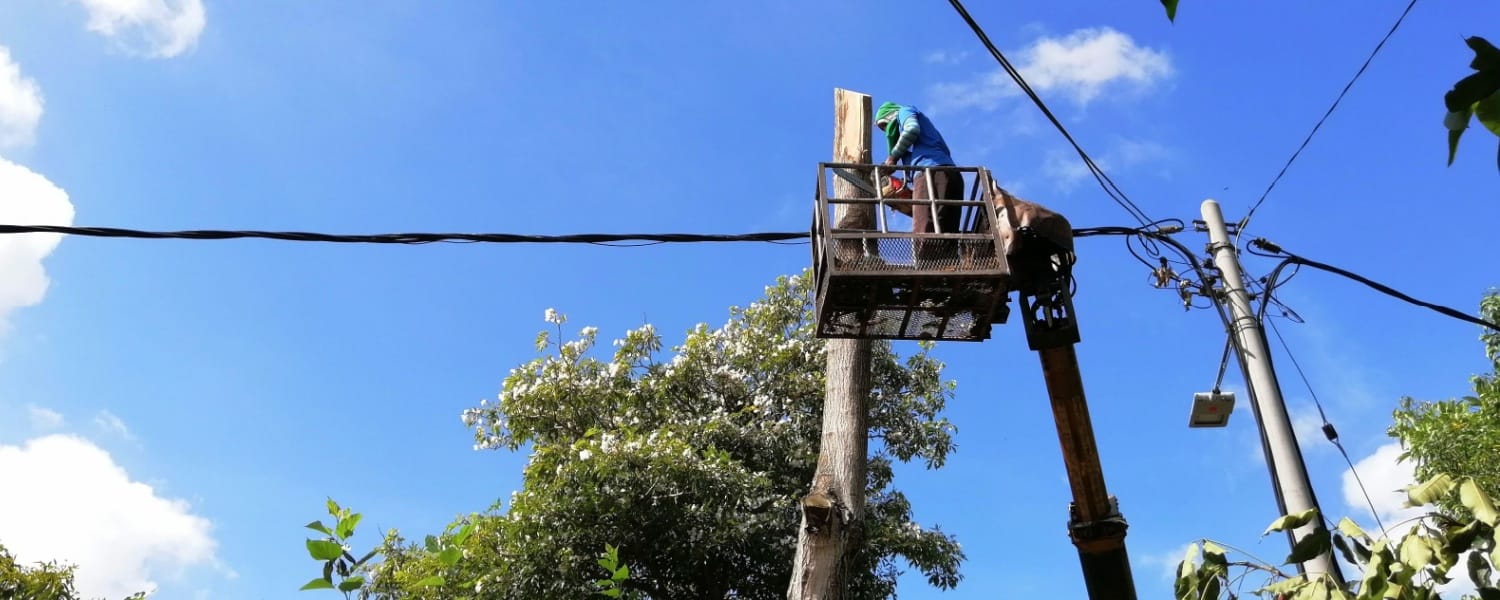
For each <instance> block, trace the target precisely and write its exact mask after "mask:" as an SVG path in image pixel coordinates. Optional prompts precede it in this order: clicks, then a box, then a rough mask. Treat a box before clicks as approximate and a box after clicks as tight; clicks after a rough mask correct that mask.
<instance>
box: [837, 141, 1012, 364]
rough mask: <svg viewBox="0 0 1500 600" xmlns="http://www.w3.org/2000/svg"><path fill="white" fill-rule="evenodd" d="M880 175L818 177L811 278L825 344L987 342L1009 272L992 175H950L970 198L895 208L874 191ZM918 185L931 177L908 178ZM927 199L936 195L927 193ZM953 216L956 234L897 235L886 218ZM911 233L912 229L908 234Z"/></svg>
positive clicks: (848, 169) (922, 172)
mask: <svg viewBox="0 0 1500 600" xmlns="http://www.w3.org/2000/svg"><path fill="white" fill-rule="evenodd" d="M876 168H877V167H875V166H874V165H851V164H838V163H823V164H820V165H819V167H818V188H817V211H816V213H815V215H814V220H813V270H814V273H815V275H816V277H817V280H818V290H817V303H818V315H819V317H818V335H819V336H820V337H828V338H862V339H910V340H921V339H933V340H955V341H978V340H983V339H988V338H989V335H990V326H991V324H992V323H994V322H1002V323H1003V322H1004V318H1005V315H1006V314H1008V311H1007V310H1006V308H1007V307H1006V306H1005V302H1006V295H1007V294H1008V292H1009V289H1008V287H1007V285H1008V282H1009V274H1010V270H1009V265H1008V264H1007V262H1006V259H1005V255H1004V254H1003V253H1002V252H1001V248H1002V247H1003V246H1002V245H1001V240H1000V236H999V233H998V230H997V228H996V227H995V226H994V219H992V218H990V216H992V215H995V214H996V212H995V208H996V204H995V202H996V200H995V198H994V196H993V194H992V190H993V189H994V186H993V185H992V184H991V183H990V179H989V173H988V172H987V171H985V170H983V169H981V168H978V167H946V168H944V169H945V170H947V171H948V173H949V176H950V177H951V176H955V175H957V176H960V177H965V178H966V179H970V180H971V181H972V186H971V187H970V191H969V192H968V194H966V197H964V198H935V197H933V196H934V195H935V194H931V193H929V194H928V196H927V197H925V198H923V197H917V198H912V199H892V198H884V197H882V196H881V192H882V190H881V189H880V187H879V186H877V185H875V183H874V182H875V178H874V176H873V173H874V172H875V169H876ZM911 170H912V171H913V172H914V173H913V174H914V175H915V176H916V177H927V176H930V175H931V171H930V170H926V169H911ZM926 187H927V189H928V190H931V189H932V186H930V185H929V186H926ZM898 205H904V206H909V207H910V209H909V210H911V211H929V213H928V214H932V215H933V216H934V217H936V216H937V213H938V211H953V212H956V213H957V218H955V219H953V220H951V221H949V222H948V224H949V225H950V227H951V226H952V225H953V223H955V222H956V223H957V227H955V228H952V230H944V229H943V223H942V222H941V221H940V220H938V219H935V218H934V219H933V220H932V222H933V223H934V225H933V227H932V228H931V229H932V230H931V231H915V232H914V231H910V230H908V231H894V229H895V228H894V227H891V225H890V223H889V220H890V215H888V214H887V209H891V208H894V207H895V206H898ZM908 229H909V228H908Z"/></svg>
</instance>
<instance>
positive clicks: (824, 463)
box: [787, 90, 875, 600]
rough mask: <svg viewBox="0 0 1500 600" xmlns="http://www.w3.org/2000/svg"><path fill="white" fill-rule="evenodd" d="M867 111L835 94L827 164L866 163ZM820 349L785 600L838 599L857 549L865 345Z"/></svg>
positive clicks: (843, 194)
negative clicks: (823, 362)
mask: <svg viewBox="0 0 1500 600" xmlns="http://www.w3.org/2000/svg"><path fill="white" fill-rule="evenodd" d="M871 112H872V111H871V103H870V97H869V96H867V95H865V94H860V93H857V92H851V91H848V90H834V113H835V118H834V129H833V160H834V162H842V163H861V164H869V163H871V162H872V161H871V159H870V154H871V153H870V131H871V129H872V121H873V119H874V117H873V115H872V114H871ZM834 195H835V196H837V197H840V198H857V197H861V196H866V194H863V193H862V192H860V191H859V190H858V189H857V188H855V187H854V186H853V185H850V184H849V183H848V182H845V181H844V180H843V179H840V178H834ZM847 206H848V205H840V206H839V207H838V208H836V209H835V211H836V212H835V216H834V222H835V223H838V226H839V227H840V228H846V227H847V228H856V227H857V228H865V229H873V228H874V216H875V215H874V210H873V209H872V208H869V207H855V208H854V209H852V210H848V209H846V207H847ZM826 347H827V360H828V366H827V369H826V372H825V374H824V377H825V378H826V387H825V397H824V399H823V437H822V440H821V442H820V446H819V448H818V467H817V471H816V472H815V474H814V475H813V481H812V489H811V491H810V492H809V493H808V495H807V496H805V497H804V498H803V500H802V525H801V527H799V528H798V531H797V554H796V557H795V559H794V562H793V563H792V582H791V586H790V587H789V588H788V590H787V598H788V599H789V600H838V599H842V598H844V597H845V596H846V593H845V592H846V590H847V589H848V585H849V581H848V579H849V575H850V574H851V573H850V568H849V567H850V562H851V561H852V560H853V559H854V558H855V557H856V556H857V554H858V553H859V552H860V551H861V549H862V548H863V546H864V514H865V481H866V475H865V472H866V469H867V462H868V452H869V428H868V425H867V422H868V419H867V416H868V410H869V409H868V406H867V405H868V402H869V397H870V362H871V341H870V340H849V339H833V340H828V342H827V346H826Z"/></svg>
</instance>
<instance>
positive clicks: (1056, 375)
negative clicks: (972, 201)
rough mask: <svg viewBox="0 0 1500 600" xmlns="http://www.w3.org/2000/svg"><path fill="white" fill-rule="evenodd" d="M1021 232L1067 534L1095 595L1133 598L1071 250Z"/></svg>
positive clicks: (1027, 315)
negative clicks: (1082, 346) (1107, 479)
mask: <svg viewBox="0 0 1500 600" xmlns="http://www.w3.org/2000/svg"><path fill="white" fill-rule="evenodd" d="M1017 233H1018V234H1019V236H1020V238H1021V239H1020V240H1019V241H1020V244H1019V245H1018V246H1019V251H1018V252H1017V253H1016V254H1015V255H1013V256H1011V258H1010V260H1011V268H1012V270H1013V271H1012V276H1013V277H1014V280H1015V282H1016V283H1017V284H1018V285H1017V287H1018V292H1019V294H1018V295H1019V296H1020V304H1021V313H1022V320H1023V321H1024V323H1025V325H1026V341H1027V344H1028V345H1030V346H1031V349H1032V350H1035V351H1036V352H1037V354H1038V356H1040V357H1041V361H1042V373H1043V375H1044V376H1045V378H1046V381H1047V395H1048V396H1050V397H1051V400H1052V413H1053V416H1054V419H1055V420H1056V422H1057V437H1058V440H1059V441H1060V442H1061V443H1062V455H1063V463H1064V464H1065V465H1066V466H1067V469H1068V483H1069V485H1070V486H1071V487H1072V490H1073V504H1072V506H1071V507H1070V511H1069V512H1070V514H1069V519H1068V535H1069V537H1070V538H1072V540H1073V545H1074V546H1076V547H1077V548H1078V560H1079V562H1081V563H1082V566H1083V579H1084V583H1085V584H1086V585H1087V586H1088V593H1089V598H1090V599H1091V600H1135V598H1136V595H1135V582H1134V579H1133V578H1132V577H1131V574H1130V558H1129V556H1128V555H1127V554H1126V552H1125V529H1126V527H1127V525H1126V523H1125V517H1123V516H1121V515H1120V510H1119V507H1118V505H1117V504H1116V501H1115V498H1114V497H1113V496H1110V495H1109V491H1108V490H1107V489H1105V487H1104V470H1103V468H1102V467H1101V466H1100V464H1099V449H1098V447H1097V446H1095V444H1094V428H1093V425H1092V424H1091V423H1090V421H1089V409H1088V402H1087V401H1086V400H1085V399H1084V395H1083V377H1082V375H1081V374H1080V372H1079V369H1078V356H1077V354H1075V353H1074V351H1073V346H1074V344H1076V343H1078V341H1079V335H1078V323H1077V321H1076V319H1075V315H1074V313H1073V301H1072V291H1071V286H1072V266H1073V253H1072V252H1071V251H1068V250H1065V249H1063V248H1061V247H1058V246H1057V245H1056V244H1054V243H1052V242H1050V241H1047V240H1046V239H1044V238H1042V237H1041V236H1038V235H1035V234H1033V233H1032V232H1030V231H1028V230H1027V229H1024V228H1023V229H1020V230H1019V231H1018V232H1017Z"/></svg>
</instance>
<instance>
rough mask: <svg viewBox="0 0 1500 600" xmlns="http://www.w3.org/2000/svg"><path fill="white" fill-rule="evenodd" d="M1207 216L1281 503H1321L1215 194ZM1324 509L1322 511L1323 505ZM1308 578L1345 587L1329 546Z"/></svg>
mask: <svg viewBox="0 0 1500 600" xmlns="http://www.w3.org/2000/svg"><path fill="white" fill-rule="evenodd" d="M1202 210H1203V221H1204V223H1205V224H1206V225H1207V228H1208V237H1209V246H1208V249H1209V253H1210V254H1211V255H1212V256H1213V259H1214V263H1215V264H1216V265H1217V266H1218V268H1219V272H1220V273H1222V274H1223V276H1224V287H1223V293H1224V296H1225V297H1226V298H1227V300H1228V303H1229V311H1230V317H1231V319H1230V322H1231V323H1232V324H1233V325H1232V327H1231V329H1232V331H1231V332H1230V333H1231V335H1232V336H1233V340H1234V347H1235V351H1236V352H1238V353H1239V355H1240V366H1241V368H1243V369H1244V371H1245V382H1246V384H1247V385H1248V386H1249V387H1250V403H1251V405H1252V406H1253V407H1254V409H1255V416H1256V423H1257V424H1258V425H1259V426H1260V431H1261V440H1262V441H1263V443H1264V446H1265V452H1266V462H1267V466H1268V467H1270V470H1271V483H1272V485H1273V487H1274V490H1275V492H1276V502H1277V507H1278V508H1280V509H1281V513H1282V514H1292V513H1298V512H1302V511H1305V510H1307V509H1309V508H1318V498H1317V496H1315V495H1314V494H1313V489H1312V481H1311V480H1310V479H1308V477H1307V466H1306V465H1305V464H1304V463H1303V461H1302V449H1301V448H1300V447H1299V446H1298V445H1297V435H1296V433H1295V432H1294V431H1293V430H1292V421H1291V419H1289V418H1288V417H1287V412H1286V402H1285V401H1284V400H1283V399H1282V397H1281V385H1280V384H1279V383H1278V382H1277V381H1276V372H1275V371H1274V370H1272V368H1271V361H1270V354H1269V352H1270V348H1269V345H1268V344H1267V343H1266V334H1265V331H1264V330H1263V329H1261V323H1260V319H1259V318H1257V316H1256V313H1255V311H1254V310H1252V309H1251V307H1250V294H1249V292H1247V291H1246V289H1245V276H1244V273H1243V272H1241V271H1240V261H1239V251H1238V250H1237V249H1236V248H1235V246H1234V243H1233V242H1232V241H1230V239H1229V230H1228V227H1226V226H1225V224H1224V213H1223V212H1221V211H1220V210H1219V203H1218V202H1215V201H1214V200H1212V199H1210V200H1204V201H1203V207H1202ZM1319 513H1320V515H1321V513H1322V511H1321V509H1320V510H1319ZM1323 528H1324V526H1323V521H1322V519H1321V518H1320V519H1317V520H1314V521H1313V522H1311V523H1308V524H1307V525H1304V526H1302V527H1300V528H1298V529H1296V530H1295V531H1293V532H1291V537H1292V543H1293V545H1296V544H1297V543H1298V542H1300V541H1301V540H1302V539H1303V538H1305V537H1307V536H1309V535H1311V534H1313V533H1314V532H1316V531H1318V530H1321V529H1323ZM1301 568H1302V570H1303V572H1304V573H1306V574H1307V576H1308V579H1314V578H1316V577H1318V576H1321V575H1325V574H1326V575H1329V576H1331V577H1332V578H1333V579H1334V581H1335V582H1336V583H1337V584H1338V585H1339V587H1340V588H1343V587H1344V577H1343V574H1342V573H1340V572H1339V567H1338V563H1337V562H1335V561H1334V559H1333V553H1332V552H1325V553H1323V555H1321V556H1317V557H1314V558H1313V559H1311V560H1308V561H1307V562H1304V563H1302V564H1301Z"/></svg>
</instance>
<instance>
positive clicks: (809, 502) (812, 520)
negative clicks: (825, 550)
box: [802, 490, 844, 535]
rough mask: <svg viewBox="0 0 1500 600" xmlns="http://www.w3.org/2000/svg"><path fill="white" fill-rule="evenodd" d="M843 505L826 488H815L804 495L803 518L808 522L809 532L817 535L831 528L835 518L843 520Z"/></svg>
mask: <svg viewBox="0 0 1500 600" xmlns="http://www.w3.org/2000/svg"><path fill="white" fill-rule="evenodd" d="M841 509H842V505H841V503H840V502H839V499H838V498H835V497H834V496H833V494H830V493H828V492H827V491H824V490H815V491H813V493H811V494H808V495H806V496H803V497H802V518H803V522H804V523H806V524H807V533H809V534H812V535H817V534H818V533H820V532H823V531H825V530H829V529H831V528H832V527H833V526H834V525H835V523H834V522H833V521H834V520H835V519H837V520H839V521H840V522H842V521H843V517H844V516H843V514H842V512H843V511H842V510H841Z"/></svg>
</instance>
